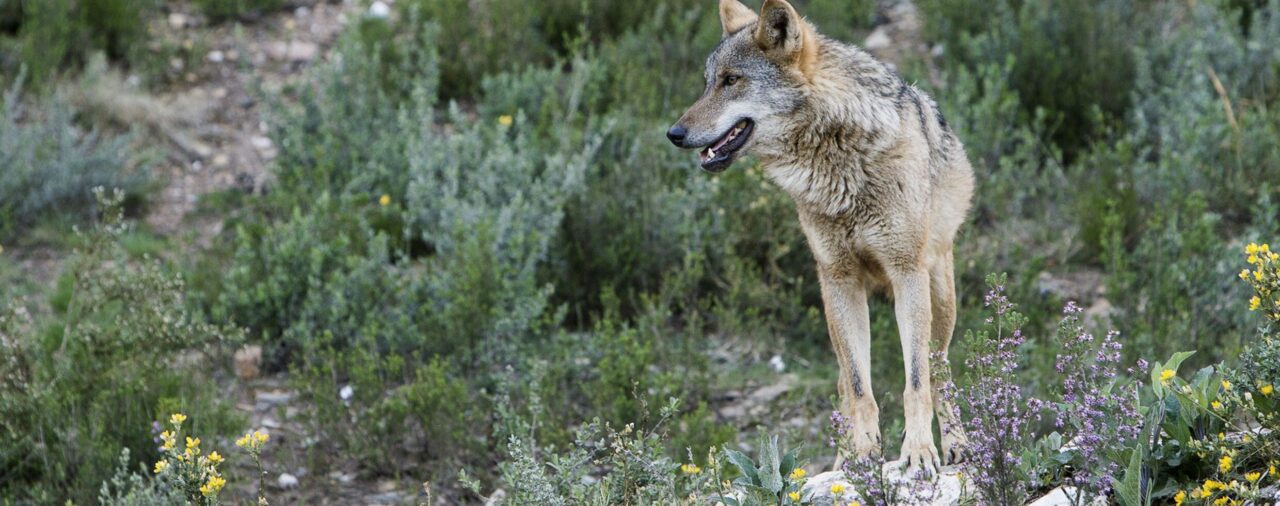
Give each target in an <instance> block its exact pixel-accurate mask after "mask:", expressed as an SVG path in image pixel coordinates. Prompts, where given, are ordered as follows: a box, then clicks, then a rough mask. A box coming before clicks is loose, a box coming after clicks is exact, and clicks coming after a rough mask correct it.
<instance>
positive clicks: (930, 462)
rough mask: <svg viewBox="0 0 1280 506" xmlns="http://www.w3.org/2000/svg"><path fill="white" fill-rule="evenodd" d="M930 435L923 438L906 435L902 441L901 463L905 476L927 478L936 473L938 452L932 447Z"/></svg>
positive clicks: (939, 464) (938, 464) (938, 463)
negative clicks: (904, 469) (904, 467)
mask: <svg viewBox="0 0 1280 506" xmlns="http://www.w3.org/2000/svg"><path fill="white" fill-rule="evenodd" d="M931 436H932V434H929V435H926V436H925V437H911V435H908V436H907V437H906V439H905V440H903V441H902V462H903V465H905V466H906V476H909V477H913V478H914V477H921V478H929V477H932V476H933V475H934V474H936V473H937V472H938V468H939V467H941V462H939V461H938V450H937V448H934V446H933V438H932V437H931Z"/></svg>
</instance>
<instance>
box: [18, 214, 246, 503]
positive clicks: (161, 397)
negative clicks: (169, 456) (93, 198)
mask: <svg viewBox="0 0 1280 506" xmlns="http://www.w3.org/2000/svg"><path fill="white" fill-rule="evenodd" d="M103 198H104V200H101V202H103V203H104V204H105V205H104V210H105V212H106V215H105V219H106V221H105V223H104V224H103V225H101V226H99V227H97V228H95V229H94V230H93V231H91V232H88V233H86V235H85V236H84V238H83V245H82V246H81V247H80V248H79V249H78V251H77V253H76V255H75V256H74V257H73V258H72V259H71V260H70V262H69V263H68V264H67V266H66V269H65V274H64V276H65V277H64V278H63V279H64V280H65V284H64V286H66V287H67V294H66V295H65V296H64V297H63V298H62V299H61V300H59V301H56V302H55V304H54V306H55V309H56V311H55V313H54V314H53V315H51V317H50V318H48V319H47V321H46V320H43V319H42V320H35V319H33V318H32V317H31V316H30V315H29V313H27V311H26V309H25V308H24V307H22V306H20V305H13V304H9V305H7V307H6V308H5V310H4V312H3V313H2V315H0V338H2V339H3V344H4V345H3V346H0V380H2V381H0V406H3V411H4V413H5V416H4V418H3V420H2V421H0V424H2V430H0V438H2V439H0V462H2V463H3V465H0V468H3V469H4V472H3V478H4V479H3V480H0V483H3V487H4V488H3V490H0V494H3V495H5V496H8V497H18V498H25V499H30V500H47V499H53V498H78V499H80V500H88V499H89V498H92V497H93V496H92V494H93V493H94V492H96V491H97V488H98V484H99V483H101V482H102V481H103V479H105V478H106V477H108V476H109V473H110V470H111V469H112V468H113V467H114V466H113V463H114V462H115V460H116V457H117V456H118V455H119V454H120V451H121V449H122V448H132V449H134V450H135V451H136V452H138V456H139V457H142V458H144V459H148V460H154V457H155V450H154V442H152V441H151V439H150V437H149V436H147V429H148V427H150V426H151V424H152V422H153V421H155V420H158V419H161V417H162V416H167V414H168V413H170V412H172V411H177V410H179V409H181V410H183V411H186V412H188V413H191V414H192V415H193V416H196V417H198V419H199V420H201V422H200V424H201V425H200V427H201V430H202V431H203V432H206V433H210V434H217V433H221V432H225V431H226V430H227V429H228V428H230V427H232V426H233V425H234V424H235V421H234V420H233V419H232V418H231V417H230V416H229V415H228V414H227V412H226V411H225V410H226V409H227V408H226V407H225V406H222V405H221V402H222V401H219V400H218V398H217V392H214V391H211V390H209V389H207V388H206V387H205V385H203V384H201V383H200V382H198V381H194V382H193V381H192V378H193V377H197V378H198V377H202V376H203V374H204V372H205V371H200V370H196V369H195V368H194V366H192V365H181V364H184V363H189V362H190V361H192V360H197V359H198V358H200V357H204V358H206V359H207V358H208V357H207V354H210V353H213V352H215V351H216V348H215V347H214V346H215V345H218V344H221V343H226V342H234V341H236V340H238V339H239V338H240V334H239V331H238V330H236V329H234V328H226V327H219V326H214V325H209V324H206V323H203V322H201V321H199V320H198V319H197V318H196V317H195V315H193V314H191V313H190V312H189V311H188V309H187V307H186V301H185V298H184V297H185V296H184V288H183V281H182V278H181V277H178V276H176V275H174V274H172V273H171V272H170V271H169V270H168V269H167V268H166V266H165V265H163V264H162V263H160V262H157V261H155V260H152V259H143V260H141V261H131V260H130V259H129V258H128V256H127V254H126V253H125V252H124V251H123V249H122V248H121V247H120V245H119V242H118V239H117V238H118V237H119V235H120V234H121V233H122V232H123V230H124V226H123V225H122V224H121V222H120V215H119V212H120V211H119V206H120V203H121V200H122V198H123V197H122V195H121V194H120V193H118V192H117V193H116V194H114V195H113V196H111V197H103ZM35 457H39V458H35ZM41 498H44V499H41Z"/></svg>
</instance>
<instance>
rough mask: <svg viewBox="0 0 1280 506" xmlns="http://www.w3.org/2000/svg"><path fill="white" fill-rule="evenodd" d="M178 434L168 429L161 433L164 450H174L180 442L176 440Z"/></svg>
mask: <svg viewBox="0 0 1280 506" xmlns="http://www.w3.org/2000/svg"><path fill="white" fill-rule="evenodd" d="M176 436H177V434H174V433H172V432H169V431H167V430H166V431H164V432H161V433H160V449H161V450H164V451H169V450H172V449H173V447H174V446H176V445H177V444H178V442H177V441H176Z"/></svg>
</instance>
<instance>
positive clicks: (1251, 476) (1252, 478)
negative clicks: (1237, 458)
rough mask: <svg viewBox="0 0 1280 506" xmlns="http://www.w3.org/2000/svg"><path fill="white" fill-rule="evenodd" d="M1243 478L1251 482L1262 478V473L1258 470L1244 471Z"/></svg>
mask: <svg viewBox="0 0 1280 506" xmlns="http://www.w3.org/2000/svg"><path fill="white" fill-rule="evenodd" d="M1244 479H1246V480H1249V481H1251V482H1253V481H1258V480H1260V479H1262V473H1260V472H1258V471H1254V472H1252V473H1246V474H1245V475H1244Z"/></svg>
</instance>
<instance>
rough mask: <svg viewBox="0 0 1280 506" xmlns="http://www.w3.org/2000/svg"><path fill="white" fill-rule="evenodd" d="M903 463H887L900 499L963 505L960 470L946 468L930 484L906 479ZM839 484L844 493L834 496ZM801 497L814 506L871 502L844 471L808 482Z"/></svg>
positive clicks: (887, 476) (942, 505) (886, 470)
mask: <svg viewBox="0 0 1280 506" xmlns="http://www.w3.org/2000/svg"><path fill="white" fill-rule="evenodd" d="M902 464H903V462H902V461H893V462H886V463H885V464H884V469H883V472H884V477H885V480H887V481H888V482H890V483H895V484H897V487H898V497H900V498H908V499H909V500H908V501H907V503H908V504H919V505H929V506H952V505H956V504H960V503H961V500H960V499H961V497H960V494H961V492H962V491H963V490H964V486H963V485H962V483H961V477H960V471H959V469H957V468H955V467H944V468H942V470H941V471H940V472H939V473H938V475H937V476H936V477H935V478H934V480H933V481H932V483H929V482H925V481H918V480H912V479H908V478H906V477H904V476H903V474H902V468H903V465H902ZM835 484H840V485H843V486H844V492H842V493H841V494H840V495H839V496H835V495H833V494H832V493H831V486H832V485H835ZM800 495H801V497H803V498H804V500H805V501H807V504H813V505H814V506H835V505H844V504H848V503H849V502H852V501H860V502H863V503H867V502H868V501H866V500H865V499H864V498H862V497H861V496H860V495H859V494H858V492H857V491H855V490H854V487H853V486H852V485H851V484H850V483H849V481H848V480H846V479H845V476H844V473H842V472H840V471H828V472H825V473H820V474H817V475H814V476H813V477H812V478H809V479H808V480H807V481H805V483H804V486H803V487H802V488H801V490H800Z"/></svg>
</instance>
